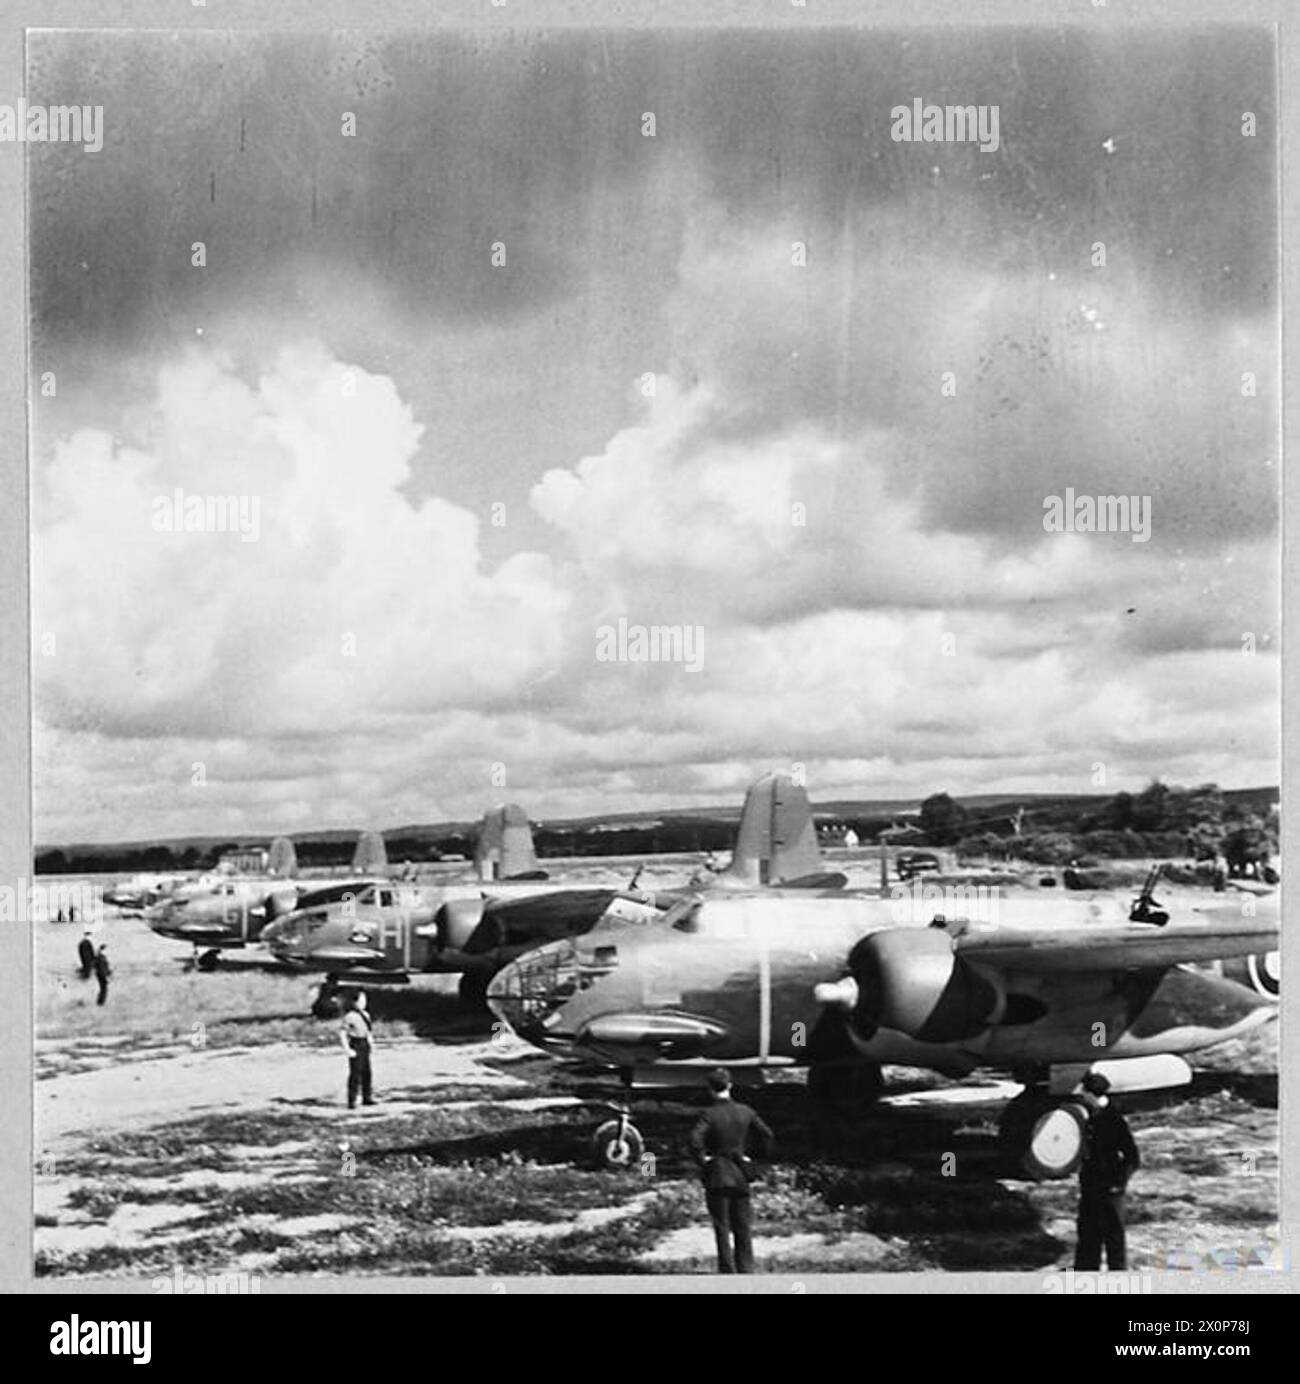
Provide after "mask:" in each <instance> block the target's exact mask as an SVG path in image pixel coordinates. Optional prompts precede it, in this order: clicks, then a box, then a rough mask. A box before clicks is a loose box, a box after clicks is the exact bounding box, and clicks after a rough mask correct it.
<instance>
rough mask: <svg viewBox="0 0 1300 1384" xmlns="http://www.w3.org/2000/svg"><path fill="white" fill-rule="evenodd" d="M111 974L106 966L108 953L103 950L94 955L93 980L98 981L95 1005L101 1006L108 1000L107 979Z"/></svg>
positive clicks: (110, 969)
mask: <svg viewBox="0 0 1300 1384" xmlns="http://www.w3.org/2000/svg"><path fill="white" fill-rule="evenodd" d="M112 974H113V968H112V967H111V966H110V965H109V964H108V952H107V951H106V950H105V949H104V948H103V947H100V949H99V950H98V951H97V952H96V953H95V979H96V980H97V981H99V996H98V998H97V999H96V1000H95V1003H96V1004H103V1003H104V1001H105V1000H106V999H108V978H109V976H111V975H112Z"/></svg>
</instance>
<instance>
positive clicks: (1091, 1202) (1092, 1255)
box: [1074, 1072, 1142, 1270]
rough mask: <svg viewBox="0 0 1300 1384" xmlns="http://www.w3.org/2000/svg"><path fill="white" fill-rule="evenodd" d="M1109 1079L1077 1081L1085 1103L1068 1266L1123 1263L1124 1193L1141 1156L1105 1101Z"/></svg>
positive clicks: (1098, 1076) (1125, 1124) (1122, 1120)
mask: <svg viewBox="0 0 1300 1384" xmlns="http://www.w3.org/2000/svg"><path fill="white" fill-rule="evenodd" d="M1109 1090H1110V1082H1109V1081H1107V1079H1106V1078H1105V1077H1104V1076H1102V1074H1101V1073H1100V1072H1089V1073H1088V1075H1087V1076H1085V1077H1084V1079H1083V1101H1084V1104H1085V1105H1086V1106H1087V1107H1088V1124H1087V1128H1086V1129H1085V1131H1084V1144H1083V1148H1084V1153H1083V1162H1082V1163H1081V1164H1080V1165H1079V1226H1078V1230H1079V1243H1078V1246H1077V1248H1076V1250H1075V1255H1074V1267H1075V1268H1076V1269H1082V1270H1089V1269H1099V1268H1101V1251H1102V1247H1103V1245H1104V1246H1105V1249H1106V1267H1107V1268H1108V1269H1122V1268H1125V1267H1126V1265H1127V1259H1126V1257H1125V1243H1124V1192H1125V1190H1126V1188H1127V1187H1128V1181H1129V1178H1131V1177H1132V1176H1133V1174H1134V1173H1135V1172H1137V1170H1138V1168H1139V1167H1140V1166H1141V1163H1142V1159H1141V1157H1140V1156H1139V1154H1138V1149H1137V1144H1136V1143H1135V1142H1134V1139H1133V1134H1132V1131H1131V1130H1130V1129H1129V1127H1128V1121H1127V1120H1125V1118H1124V1116H1123V1115H1121V1114H1120V1113H1119V1111H1118V1110H1116V1109H1115V1107H1114V1105H1113V1104H1111V1101H1110V1099H1109V1097H1108V1096H1107V1095H1106V1092H1107V1091H1109Z"/></svg>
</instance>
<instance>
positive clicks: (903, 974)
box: [849, 928, 1002, 1043]
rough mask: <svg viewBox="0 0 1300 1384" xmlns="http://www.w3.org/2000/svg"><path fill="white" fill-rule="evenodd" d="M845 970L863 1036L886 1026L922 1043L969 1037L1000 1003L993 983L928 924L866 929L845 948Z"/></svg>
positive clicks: (992, 1017) (855, 1018)
mask: <svg viewBox="0 0 1300 1384" xmlns="http://www.w3.org/2000/svg"><path fill="white" fill-rule="evenodd" d="M849 970H850V972H851V973H852V975H853V979H854V980H855V981H856V982H857V987H858V1002H857V1005H856V1006H855V1008H854V1010H853V1013H852V1023H853V1027H854V1028H855V1029H856V1030H857V1031H858V1033H860V1034H861V1035H862V1036H863V1037H870V1036H871V1035H872V1034H874V1033H875V1031H876V1030H877V1029H879V1028H890V1029H893V1030H895V1032H898V1033H905V1034H907V1035H908V1037H910V1038H915V1039H916V1040H917V1041H918V1042H925V1043H948V1042H954V1041H956V1040H958V1039H961V1038H973V1037H975V1035H976V1034H978V1033H982V1032H983V1031H984V1029H986V1028H987V1027H988V1026H989V1024H990V1023H992V1022H994V1020H995V1018H996V1017H997V1015H998V1013H999V1011H1000V1009H1001V1007H1002V996H1001V995H1000V993H999V992H998V989H997V987H996V985H994V983H993V982H992V981H991V980H990V979H989V978H987V977H986V976H985V975H983V974H981V973H980V972H979V971H977V970H975V969H974V968H973V967H972V966H971V965H970V964H969V963H968V962H966V961H963V960H962V958H961V957H959V956H958V955H957V953H956V952H955V951H954V950H953V946H952V938H951V937H950V936H949V935H948V934H947V933H946V932H942V931H939V930H937V929H934V928H888V929H885V930H884V931H881V932H876V933H872V934H871V935H870V936H869V937H864V938H863V939H862V941H860V942H859V943H858V944H857V945H856V946H855V947H854V948H853V950H852V951H851V952H850V953H849Z"/></svg>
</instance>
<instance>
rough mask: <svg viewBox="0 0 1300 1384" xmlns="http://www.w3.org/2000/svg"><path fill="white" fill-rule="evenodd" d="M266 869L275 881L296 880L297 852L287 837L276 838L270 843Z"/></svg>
mask: <svg viewBox="0 0 1300 1384" xmlns="http://www.w3.org/2000/svg"><path fill="white" fill-rule="evenodd" d="M266 868H267V872H268V873H269V874H273V875H275V876H276V878H277V879H296V878H297V876H298V852H297V851H295V850H294V848H293V842H292V841H290V840H289V838H288V837H287V836H277V837H276V838H275V840H274V841H272V842H271V850H270V852H269V854H268V855H267V860H266Z"/></svg>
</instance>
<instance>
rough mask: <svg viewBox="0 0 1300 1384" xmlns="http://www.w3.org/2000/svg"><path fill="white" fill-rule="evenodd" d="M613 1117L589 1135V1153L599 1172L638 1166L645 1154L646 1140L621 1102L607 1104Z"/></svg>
mask: <svg viewBox="0 0 1300 1384" xmlns="http://www.w3.org/2000/svg"><path fill="white" fill-rule="evenodd" d="M607 1108H608V1109H610V1110H612V1111H613V1112H614V1118H613V1119H612V1120H606V1121H605V1122H604V1123H603V1124H601V1125H599V1126H598V1127H597V1129H596V1132H595V1133H594V1134H593V1135H592V1136H591V1154H592V1160H593V1162H594V1163H595V1166H596V1169H597V1170H598V1171H599V1172H628V1171H630V1170H632V1169H639V1168H640V1167H641V1163H642V1159H643V1158H644V1157H645V1139H644V1138H643V1137H642V1135H641V1131H640V1130H639V1129H638V1128H637V1127H636V1125H634V1124H633V1123H632V1119H631V1113H630V1112H629V1110H628V1109H627V1107H626V1106H624V1105H610V1106H608V1107H607Z"/></svg>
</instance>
